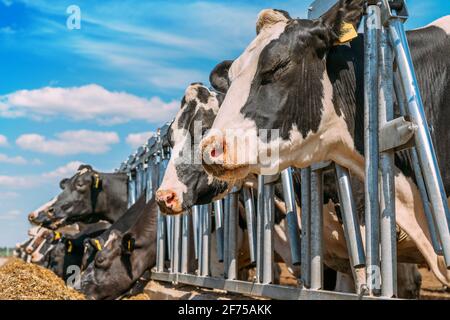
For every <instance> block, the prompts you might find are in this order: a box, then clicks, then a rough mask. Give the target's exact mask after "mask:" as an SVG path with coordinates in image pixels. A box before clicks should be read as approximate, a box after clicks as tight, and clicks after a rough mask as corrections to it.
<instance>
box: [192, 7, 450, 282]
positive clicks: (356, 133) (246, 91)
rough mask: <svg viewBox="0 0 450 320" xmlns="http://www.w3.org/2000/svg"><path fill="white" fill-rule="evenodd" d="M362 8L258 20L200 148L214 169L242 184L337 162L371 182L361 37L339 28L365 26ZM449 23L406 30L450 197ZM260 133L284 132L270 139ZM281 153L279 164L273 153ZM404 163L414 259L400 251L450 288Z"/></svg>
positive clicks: (400, 206)
mask: <svg viewBox="0 0 450 320" xmlns="http://www.w3.org/2000/svg"><path fill="white" fill-rule="evenodd" d="M363 3H364V1H362V0H341V1H339V2H338V3H337V4H336V5H335V6H334V7H333V8H331V9H330V10H329V11H328V12H327V13H325V14H324V15H323V16H322V17H321V18H320V19H316V20H305V19H292V18H290V16H289V14H288V13H287V12H285V11H280V10H270V9H269V10H264V11H262V12H261V13H260V15H259V18H258V22H257V31H258V35H257V37H256V38H255V39H254V41H252V43H251V44H250V45H249V47H248V48H247V49H246V50H245V51H244V53H243V54H242V55H241V56H240V57H239V58H238V59H237V60H235V61H234V63H233V64H232V66H231V68H230V71H229V73H228V75H229V79H228V81H227V83H228V84H229V89H228V92H227V95H226V97H225V99H224V102H223V104H222V107H221V109H220V111H219V113H218V115H217V117H216V119H215V121H214V124H213V126H212V130H211V131H210V133H209V134H207V135H206V137H205V138H204V139H202V141H201V153H202V159H203V163H204V167H205V169H206V170H207V171H208V172H210V173H211V174H213V175H214V176H216V177H218V178H220V179H223V180H236V179H240V178H243V177H245V176H247V175H248V174H249V173H250V172H254V173H261V171H264V172H272V171H275V172H277V171H281V170H283V169H285V168H287V167H289V166H294V167H297V168H305V167H308V166H310V165H311V164H313V163H316V162H320V161H326V160H331V161H334V162H336V163H338V164H339V165H341V166H343V167H345V168H348V169H349V170H350V172H351V174H352V176H355V177H357V178H358V179H359V180H361V181H363V180H364V157H363V153H364V145H363V143H364V139H363V134H364V131H363V114H364V111H363V106H364V103H363V100H364V95H363V87H362V84H363V76H364V73H363V45H362V44H363V39H362V36H360V37H357V38H356V39H354V40H352V41H351V42H350V43H348V44H345V45H338V46H336V43H338V42H339V39H340V36H341V27H342V26H343V25H344V24H346V25H353V28H356V26H357V24H358V23H359V22H360V19H361V16H362V13H363ZM449 25H450V17H449V16H446V17H443V18H441V19H439V20H437V21H435V22H434V23H432V24H430V25H429V26H427V27H425V28H421V29H418V30H413V31H410V32H408V33H407V37H408V41H409V45H410V48H411V53H412V59H413V62H414V65H415V69H416V73H417V78H418V81H419V87H420V88H421V94H422V97H423V100H424V105H425V113H426V117H427V119H428V121H429V124H430V125H431V127H432V128H433V130H432V132H431V135H432V139H433V142H434V143H435V146H436V151H437V157H438V162H439V165H440V168H441V172H442V174H443V181H444V185H445V189H446V191H447V193H448V192H449V191H450V170H449V169H450V168H449V166H450V161H448V160H449V159H448V158H449V156H450V155H449V153H448V151H447V150H446V148H447V143H446V142H447V141H449V138H450V131H449V130H448V128H447V127H448V126H447V125H446V122H447V113H446V112H445V110H446V109H445V106H448V105H449V99H450V94H449V92H450V87H449V83H450V81H449V79H448V76H449V73H448V72H443V70H448V68H449V65H450V57H449V56H448V55H447V54H445V52H448V51H449V49H450V40H449V39H450V38H449V29H450V28H449ZM429 39H433V41H430V40H429ZM397 113H398V111H397ZM260 129H266V130H272V129H276V130H277V131H275V132H273V131H270V134H266V135H265V133H267V132H265V133H264V131H260ZM233 130H240V131H238V132H240V133H241V134H243V135H245V136H247V135H248V136H250V137H255V138H254V139H247V140H245V141H244V143H234V141H233V140H234V139H229V137H228V136H227V135H226V133H229V132H230V131H233ZM242 132H243V133H242ZM261 132H262V133H264V134H262V135H261V136H259V134H260V133H261ZM231 137H233V135H232V134H231ZM249 141H251V142H252V143H249ZM246 152H247V153H246ZM277 153H278V155H279V156H278V157H274V158H271V157H270V156H267V155H271V154H277ZM242 154H246V155H247V157H242V156H241V155H242ZM396 166H397V168H396V178H395V188H396V203H395V205H396V213H397V224H398V226H399V227H400V229H401V231H402V232H404V233H406V235H407V236H408V238H409V239H410V240H411V241H405V242H403V244H401V243H399V253H401V252H402V250H403V249H404V250H403V252H405V251H406V249H409V250H410V253H412V256H410V257H406V256H405V257H401V254H399V261H401V260H400V259H401V258H402V259H405V260H407V259H409V260H410V261H405V262H416V263H420V262H423V261H426V262H427V263H428V265H429V266H430V268H431V270H432V271H433V273H434V274H435V275H436V277H437V278H438V279H439V280H440V281H441V282H442V283H443V284H445V285H447V286H448V284H449V283H450V281H449V280H450V277H449V275H448V271H447V270H446V268H445V264H444V263H443V259H442V257H439V256H437V255H436V254H435V252H434V250H433V247H432V244H431V240H430V235H429V231H428V229H427V224H426V220H425V216H424V213H423V206H422V202H421V200H420V194H419V192H418V189H417V186H416V184H415V181H414V177H412V176H411V172H412V170H411V163H410V162H409V161H408V159H407V157H405V156H403V157H402V156H401V155H397V157H396ZM411 244H413V246H411ZM411 248H413V250H411ZM417 249H418V251H417Z"/></svg>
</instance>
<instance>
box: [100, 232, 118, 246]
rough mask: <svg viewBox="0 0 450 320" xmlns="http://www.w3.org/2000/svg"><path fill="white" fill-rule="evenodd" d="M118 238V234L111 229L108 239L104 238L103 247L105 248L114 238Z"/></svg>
mask: <svg viewBox="0 0 450 320" xmlns="http://www.w3.org/2000/svg"><path fill="white" fill-rule="evenodd" d="M116 239H118V235H117V234H116V233H115V232H114V231H113V232H111V233H110V234H109V237H108V240H106V242H105V245H104V246H103V247H104V248H107V247H108V246H109V245H110V244H111V243H112V242H113V241H114V240H116Z"/></svg>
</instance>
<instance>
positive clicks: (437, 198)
mask: <svg viewBox="0 0 450 320" xmlns="http://www.w3.org/2000/svg"><path fill="white" fill-rule="evenodd" d="M389 34H390V38H391V43H392V46H393V48H394V51H395V57H396V62H397V65H398V72H399V75H400V79H401V82H402V86H403V92H404V93H405V96H406V101H407V108H408V114H409V116H410V117H411V118H412V121H413V122H414V123H415V124H416V125H417V127H418V129H417V132H416V134H415V146H416V151H417V155H418V159H419V162H420V167H421V168H422V173H423V178H424V181H425V186H426V188H427V192H428V196H429V198H430V204H431V208H432V213H433V215H434V220H435V221H436V227H437V231H438V234H439V238H440V240H441V244H442V250H443V254H444V258H445V264H446V266H447V268H450V229H449V220H450V213H449V208H448V202H447V199H446V193H445V189H444V184H443V182H442V177H441V174H440V171H439V166H438V163H437V159H436V154H435V150H434V146H433V141H432V139H431V135H430V132H429V129H428V123H427V120H426V116H425V112H424V108H423V103H422V98H421V95H420V91H419V87H418V82H417V78H416V75H415V73H414V65H413V62H412V59H411V54H410V51H409V46H408V41H407V38H406V34H405V30H404V27H403V23H402V21H401V20H400V19H397V18H393V19H390V20H389Z"/></svg>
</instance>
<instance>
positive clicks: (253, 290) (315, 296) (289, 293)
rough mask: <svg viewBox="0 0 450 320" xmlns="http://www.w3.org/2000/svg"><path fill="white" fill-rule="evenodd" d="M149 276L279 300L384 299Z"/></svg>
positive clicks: (166, 275) (191, 277)
mask: <svg viewBox="0 0 450 320" xmlns="http://www.w3.org/2000/svg"><path fill="white" fill-rule="evenodd" d="M151 278H152V279H153V280H155V281H164V282H170V283H173V282H176V283H181V284H186V285H190V286H194V287H203V288H209V289H218V290H223V291H227V292H233V293H239V294H245V295H249V296H256V297H265V298H272V299H279V300H385V299H383V298H377V297H369V296H360V295H357V294H352V293H342V292H332V291H325V290H310V289H305V288H295V287H283V286H279V285H267V284H258V283H253V282H245V281H238V280H225V279H220V278H212V277H196V276H194V275H191V274H170V273H157V272H152V274H151Z"/></svg>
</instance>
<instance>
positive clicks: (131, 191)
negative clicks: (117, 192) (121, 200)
mask: <svg viewBox="0 0 450 320" xmlns="http://www.w3.org/2000/svg"><path fill="white" fill-rule="evenodd" d="M135 203H136V183H135V181H134V178H133V174H132V173H131V172H130V173H129V174H128V208H130V207H131V206H132V205H133V204H135Z"/></svg>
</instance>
